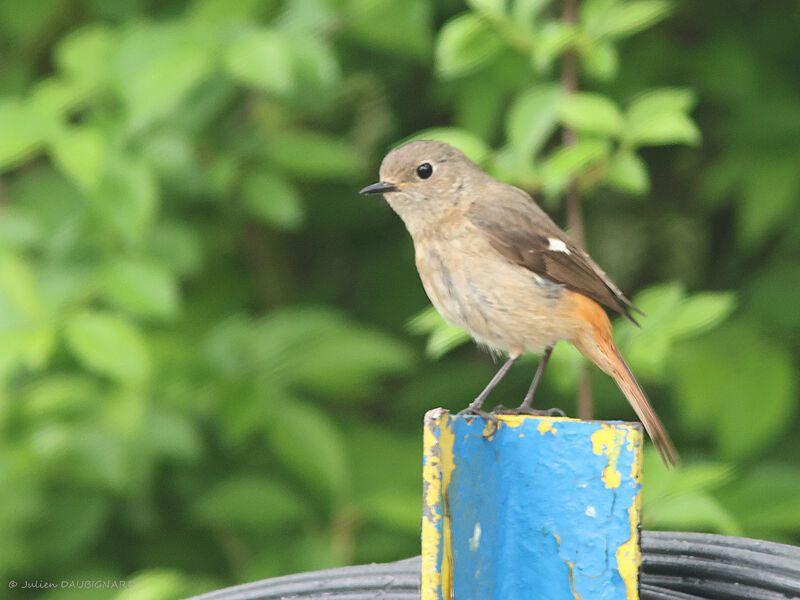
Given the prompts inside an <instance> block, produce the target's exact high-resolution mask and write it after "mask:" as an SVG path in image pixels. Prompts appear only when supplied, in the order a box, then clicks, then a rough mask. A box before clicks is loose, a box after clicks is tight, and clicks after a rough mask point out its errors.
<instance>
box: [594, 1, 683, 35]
mask: <svg viewBox="0 0 800 600" xmlns="http://www.w3.org/2000/svg"><path fill="white" fill-rule="evenodd" d="M669 12H670V3H669V2H667V1H665V0H634V1H632V2H618V1H611V2H609V1H608V0H599V1H596V0H587V1H586V2H585V5H584V6H583V7H582V10H581V23H582V24H583V26H584V28H585V29H586V32H587V33H588V34H589V35H591V36H593V37H597V38H603V37H610V38H620V37H626V36H629V35H633V34H634V33H637V32H639V31H642V30H644V29H647V28H648V27H651V26H652V25H654V24H656V23H658V22H659V21H661V20H662V19H664V18H665V17H666V16H667V15H668V14H669Z"/></svg>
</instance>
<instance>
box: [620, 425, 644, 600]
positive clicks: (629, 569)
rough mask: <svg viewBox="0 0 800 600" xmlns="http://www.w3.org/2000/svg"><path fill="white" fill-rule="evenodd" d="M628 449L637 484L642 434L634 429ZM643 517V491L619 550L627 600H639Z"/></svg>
mask: <svg viewBox="0 0 800 600" xmlns="http://www.w3.org/2000/svg"><path fill="white" fill-rule="evenodd" d="M627 442H628V448H629V449H632V450H633V462H632V464H631V477H632V479H633V481H634V483H635V484H638V483H640V482H641V480H642V442H643V435H642V432H641V431H639V430H636V429H634V428H632V427H631V428H630V429H628V434H627ZM641 516H642V490H641V488H639V492H638V493H637V494H636V496H634V498H633V504H632V505H631V507H630V508H629V509H628V521H629V523H630V527H631V537H630V538H628V541H627V542H625V543H624V544H622V545H621V546H620V547H619V548H617V555H616V556H617V570H618V571H619V574H620V576H621V577H622V580H623V581H624V582H625V597H626V598H627V600H639V567H640V565H641V563H642V552H641V548H640V547H639V523H640V521H641Z"/></svg>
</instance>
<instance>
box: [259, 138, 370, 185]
mask: <svg viewBox="0 0 800 600" xmlns="http://www.w3.org/2000/svg"><path fill="white" fill-rule="evenodd" d="M267 155H268V156H269V157H270V158H271V159H272V160H274V161H275V162H276V163H277V164H278V165H279V166H280V167H282V168H283V169H285V170H286V171H287V172H288V173H290V174H292V175H294V176H296V177H298V178H299V179H309V180H315V179H332V180H337V181H342V180H349V179H352V178H353V177H354V176H355V174H356V173H357V172H358V169H359V167H360V166H361V159H360V158H359V156H358V154H357V153H356V151H355V149H354V148H353V147H352V146H351V145H349V144H348V143H347V142H345V141H344V140H342V139H340V138H337V137H333V136H330V135H327V134H323V133H311V132H301V131H296V132H292V133H289V132H287V133H281V134H279V135H275V136H273V138H272V139H271V143H270V144H269V147H268V148H267Z"/></svg>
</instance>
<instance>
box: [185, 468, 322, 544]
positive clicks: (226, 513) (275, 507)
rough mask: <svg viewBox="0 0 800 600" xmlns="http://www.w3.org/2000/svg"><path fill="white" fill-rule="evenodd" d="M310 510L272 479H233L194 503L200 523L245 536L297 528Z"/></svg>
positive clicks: (193, 508)
mask: <svg viewBox="0 0 800 600" xmlns="http://www.w3.org/2000/svg"><path fill="white" fill-rule="evenodd" d="M306 511H307V508H306V507H305V503H304V502H303V500H302V498H300V497H299V496H298V495H297V494H295V493H294V492H292V491H291V490H290V489H289V488H287V487H286V486H285V485H283V484H282V483H280V482H278V481H275V479H274V478H273V477H266V476H256V475H234V476H232V477H229V478H226V479H223V480H222V481H219V482H217V483H215V484H214V485H213V486H212V487H211V488H210V489H209V490H208V491H206V492H205V493H203V495H202V496H201V497H200V498H199V499H198V500H196V501H195V503H194V506H193V507H192V512H193V513H194V515H195V518H196V519H198V520H199V521H201V522H203V523H205V524H208V525H211V526H214V527H219V526H221V527H226V528H231V529H234V530H237V529H238V530H240V531H242V532H250V531H258V532H266V533H269V532H275V531H280V530H281V529H288V528H291V527H293V526H296V525H297V524H298V523H299V521H300V520H301V519H302V518H303V517H304V516H305V513H306Z"/></svg>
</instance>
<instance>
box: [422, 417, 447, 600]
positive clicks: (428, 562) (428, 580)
mask: <svg viewBox="0 0 800 600" xmlns="http://www.w3.org/2000/svg"><path fill="white" fill-rule="evenodd" d="M437 417H438V415H436V414H434V411H431V412H429V413H428V414H426V415H425V428H424V431H423V435H422V448H423V453H424V455H425V461H424V463H423V467H422V486H423V494H422V499H423V502H424V504H425V507H424V509H423V511H422V582H421V592H422V600H437V598H438V594H437V590H438V589H439V583H440V581H441V573H440V571H439V548H440V542H441V534H440V533H439V528H438V524H439V522H440V521H441V518H442V515H441V514H440V512H439V497H440V494H441V486H440V482H439V460H440V455H439V448H438V444H437V439H436V431H435V428H436V426H437V424H438V422H437Z"/></svg>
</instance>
